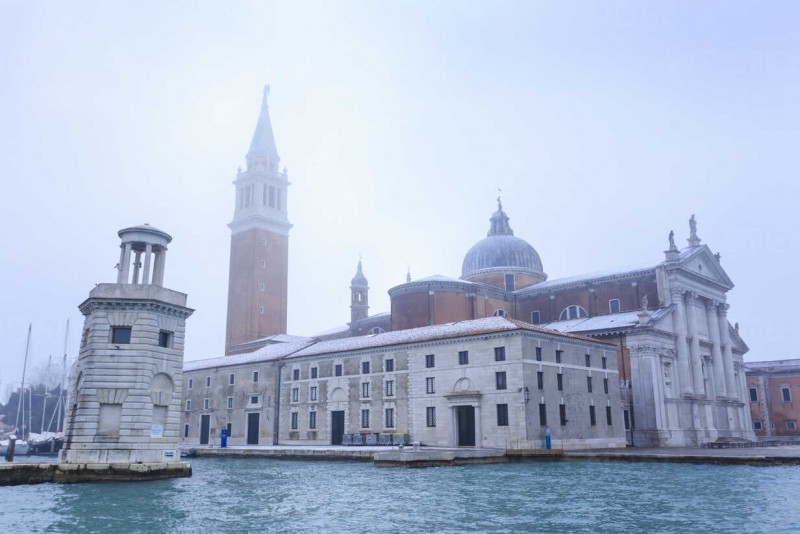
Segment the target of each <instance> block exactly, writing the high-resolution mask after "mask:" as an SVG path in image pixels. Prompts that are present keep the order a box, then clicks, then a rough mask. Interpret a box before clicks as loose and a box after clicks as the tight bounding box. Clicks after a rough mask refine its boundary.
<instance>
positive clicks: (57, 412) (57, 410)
mask: <svg viewBox="0 0 800 534" xmlns="http://www.w3.org/2000/svg"><path fill="white" fill-rule="evenodd" d="M68 346H69V318H67V326H66V330H64V356H63V359H62V368H61V382H59V384H58V401H57V402H56V406H55V408H53V413H52V414H51V415H50V421H49V422H48V423H47V431H48V432H52V430H51V429H52V428H53V419H54V418H56V417H58V419H56V432H60V431H61V430H62V424H63V423H64V420H63V419H62V416H61V414H62V411H61V410H62V409H63V408H64V396H65V394H66V392H65V390H64V380H65V378H66V376H67V347H68Z"/></svg>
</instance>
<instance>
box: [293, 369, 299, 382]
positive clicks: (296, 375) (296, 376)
mask: <svg viewBox="0 0 800 534" xmlns="http://www.w3.org/2000/svg"><path fill="white" fill-rule="evenodd" d="M292 380H300V369H292Z"/></svg>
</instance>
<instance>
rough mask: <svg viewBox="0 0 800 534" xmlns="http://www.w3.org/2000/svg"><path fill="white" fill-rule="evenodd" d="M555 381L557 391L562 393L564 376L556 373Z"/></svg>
mask: <svg viewBox="0 0 800 534" xmlns="http://www.w3.org/2000/svg"><path fill="white" fill-rule="evenodd" d="M556 381H557V383H558V391H564V375H563V374H561V373H558V374H557V375H556Z"/></svg>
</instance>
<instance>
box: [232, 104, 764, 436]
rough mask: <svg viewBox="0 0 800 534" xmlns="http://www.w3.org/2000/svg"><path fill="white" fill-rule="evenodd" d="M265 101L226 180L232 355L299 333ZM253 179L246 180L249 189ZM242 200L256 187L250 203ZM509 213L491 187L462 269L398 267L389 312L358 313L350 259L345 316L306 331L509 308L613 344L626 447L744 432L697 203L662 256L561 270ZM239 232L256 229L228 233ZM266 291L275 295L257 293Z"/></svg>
mask: <svg viewBox="0 0 800 534" xmlns="http://www.w3.org/2000/svg"><path fill="white" fill-rule="evenodd" d="M266 109H267V108H266V96H265V101H264V105H263V107H262V113H261V116H260V118H259V123H258V126H257V128H256V133H255V135H254V137H253V144H252V145H251V149H250V152H249V153H248V170H247V171H246V172H243V173H240V175H239V176H240V177H239V178H237V181H236V182H234V183H235V184H236V186H237V208H236V214H235V216H234V222H233V223H231V230H232V246H231V274H230V276H231V280H230V283H229V287H230V288H231V290H229V314H228V338H227V340H228V342H227V344H226V352H227V353H228V354H236V353H241V354H245V353H249V354H255V352H253V351H257V350H261V349H260V348H261V347H263V348H268V347H269V346H270V345H272V344H275V343H278V342H293V341H295V342H296V341H298V338H296V337H293V336H287V335H286V329H285V317H286V293H285V287H286V281H287V277H288V269H285V266H286V261H285V258H286V251H287V250H288V229H289V228H290V227H291V225H290V224H289V223H288V219H287V218H286V205H285V198H286V196H285V195H286V193H285V187H286V186H288V182H287V181H286V176H285V173H283V174H280V173H278V174H276V173H277V161H278V160H277V151H275V150H274V139H273V137H272V128H271V125H269V115H268V113H267V112H266ZM264 132H269V135H265V134H264ZM264 139H268V140H269V142H264ZM254 147H255V148H254ZM273 164H274V165H273ZM259 165H260V166H259ZM271 165H272V167H270V166H271ZM242 175H244V176H242ZM273 185H274V187H277V188H278V189H280V188H281V187H283V189H282V191H283V193H282V195H283V196H282V199H283V200H282V203H280V202H278V201H277V200H276V204H275V207H272V206H271V205H270V204H269V198H270V197H269V189H268V188H269V187H273ZM251 187H252V188H253V189H252V191H253V192H251V193H247V191H248V190H249V189H248V188H251ZM278 189H276V191H277V190H278ZM276 194H277V193H276ZM248 195H249V196H248ZM276 198H277V197H276ZM242 199H244V200H242ZM248 199H251V200H252V199H256V200H252V202H256V205H253V204H252V203H250V204H249V203H248ZM259 202H260V203H259ZM509 221H510V219H509V217H508V215H507V214H506V212H505V211H504V210H503V207H502V205H501V203H500V199H498V206H497V210H496V211H495V212H494V213H493V214H492V215H491V217H490V220H489V231H488V233H487V236H486V237H485V238H483V239H481V240H479V241H478V242H477V243H476V244H475V245H474V246H473V247H472V248H471V249H470V250H468V251H467V253H466V254H465V257H464V260H463V264H462V272H461V275H460V276H459V277H450V276H441V275H435V276H430V277H424V278H420V279H416V280H412V279H410V277H409V278H407V280H406V283H404V284H401V285H398V286H396V287H393V288H391V289H389V290H388V292H389V296H390V299H391V309H390V310H389V311H388V312H384V313H379V314H375V315H371V316H370V315H369V314H368V311H369V306H368V293H369V284H368V281H367V279H366V277H365V275H364V272H363V269H362V265H361V261H359V264H358V268H357V272H356V276H355V277H354V278H353V280H352V281H351V285H350V288H351V295H352V297H351V302H350V309H351V322H350V323H348V324H347V325H343V326H341V327H338V328H334V329H332V330H329V331H326V332H324V333H320V334H318V335H316V336H314V337H313V338H312V339H314V340H316V341H317V342H326V341H333V340H337V339H345V338H354V337H359V336H364V335H367V334H370V335H380V334H382V333H396V332H402V331H406V330H413V329H419V328H425V327H433V326H435V325H448V324H458V323H462V322H470V321H475V320H482V319H486V318H491V317H502V318H508V319H511V320H513V321H521V322H524V323H526V324H529V325H535V326H537V327H538V328H544V329H546V330H548V331H551V332H554V333H561V334H577V335H580V336H583V337H588V338H591V339H594V340H597V341H602V342H604V343H610V344H612V345H613V346H614V347H615V359H616V362H615V369H616V370H617V373H618V383H617V384H616V385H615V387H614V388H613V389H615V390H616V391H617V394H618V395H619V397H620V401H621V405H620V406H621V413H622V417H623V422H624V427H625V431H626V441H627V443H628V444H629V445H635V446H690V445H699V444H702V443H706V442H710V441H715V440H717V439H718V438H726V437H727V438H744V439H754V437H755V435H754V433H753V429H752V420H751V415H750V410H749V406H748V404H747V402H746V401H747V387H746V383H745V374H744V369H743V355H744V354H745V352H747V350H748V348H747V345H746V344H745V343H744V341H743V340H742V339H741V337H740V336H739V334H738V329H736V328H733V327H731V325H730V323H729V322H728V304H727V302H726V300H727V293H728V292H729V291H730V290H732V289H733V282H732V281H731V280H730V278H729V277H728V275H727V274H726V273H725V271H724V269H723V268H722V265H721V263H720V259H719V255H718V254H714V253H713V252H712V250H711V249H710V248H709V247H708V246H707V245H706V244H703V243H702V241H701V239H700V238H699V237H698V233H697V224H696V221H695V218H694V215H693V216H692V217H691V219H690V222H689V237H688V239H687V246H686V247H683V248H679V247H678V246H677V245H676V243H675V238H674V234H673V233H672V232H670V234H669V244H668V248H667V250H666V251H664V253H663V259H661V260H659V261H653V262H650V263H647V264H643V265H641V266H639V267H635V268H626V269H609V270H605V271H600V272H596V273H590V274H585V275H578V276H572V277H567V278H560V279H550V278H549V277H548V275H547V274H546V273H545V271H544V268H543V263H542V260H541V258H540V257H539V254H538V253H537V251H536V250H535V249H534V248H533V247H532V246H531V245H530V244H529V243H527V242H526V241H525V240H524V239H521V238H520V237H517V236H515V235H514V232H513V230H512V228H511V225H510V222H509ZM247 232H253V233H252V234H250V235H252V236H255V237H252V238H247V240H244V239H241V240H237V239H238V236H241V235H247ZM262 233H265V235H263V236H262ZM279 240H285V241H281V243H285V244H286V246H284V247H283V248H280V249H279V250H278V251H277V252H275V251H272V252H271V254H275V256H274V257H271V256H269V254H267V252H268V251H267V250H263V249H262V248H259V247H264V246H265V245H264V242H266V243H271V242H273V241H279ZM282 246H283V245H282ZM264 260H266V262H265V261H264ZM278 267H280V268H278ZM272 268H274V270H272V271H270V269H272ZM259 269H266V270H267V271H268V272H269V273H270V274H271V275H272V276H274V278H272V279H271V282H270V287H271V288H272V289H271V290H274V291H275V293H269V291H267V290H266V289H265V285H264V284H263V283H262V282H261V281H260V280H261V278H259V276H262V278H263V275H266V274H267V273H266V272H264V273H262V272H261V271H259ZM281 287H282V288H283V292H282V293H280V292H279V291H278V288H281ZM265 291H266V292H267V293H268V295H274V296H275V298H271V297H269V298H268V297H267V296H266V295H263V293H264V292H265ZM259 299H260V300H259ZM281 321H282V323H281ZM281 326H282V328H281ZM520 358H522V359H523V360H524V359H526V358H527V359H530V355H529V354H521V355H520ZM352 402H355V399H353V400H352ZM276 435H278V436H280V432H276Z"/></svg>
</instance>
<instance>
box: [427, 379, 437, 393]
mask: <svg viewBox="0 0 800 534" xmlns="http://www.w3.org/2000/svg"><path fill="white" fill-rule="evenodd" d="M425 393H436V379H435V378H433V377H432V376H429V377H428V378H426V379H425Z"/></svg>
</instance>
